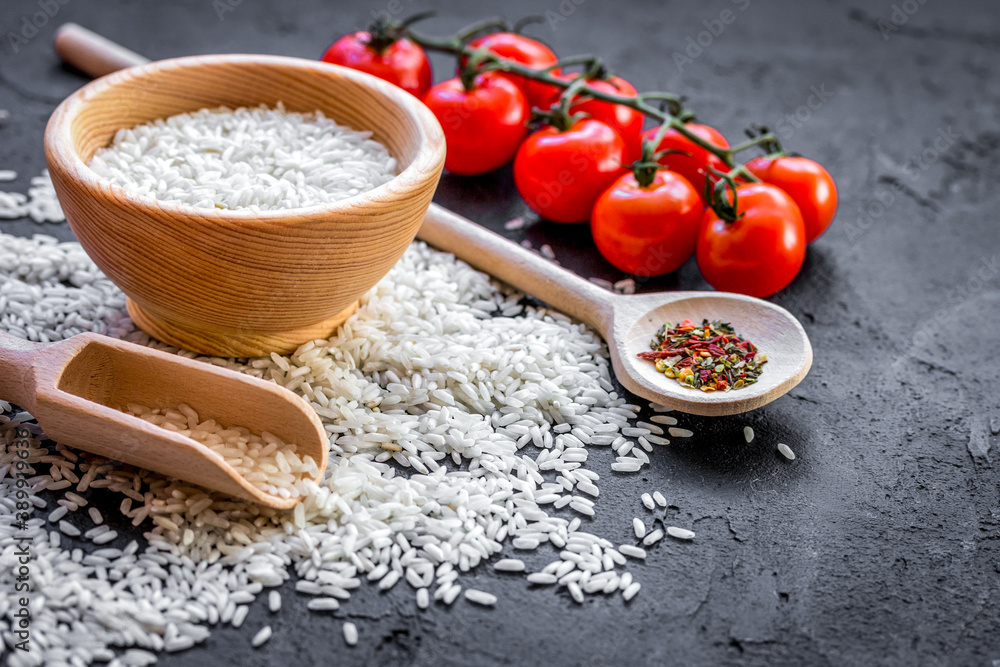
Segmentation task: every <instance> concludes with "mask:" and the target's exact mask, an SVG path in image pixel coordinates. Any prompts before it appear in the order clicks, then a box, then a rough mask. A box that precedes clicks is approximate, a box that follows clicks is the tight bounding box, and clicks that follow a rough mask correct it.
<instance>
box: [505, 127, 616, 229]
mask: <svg viewBox="0 0 1000 667" xmlns="http://www.w3.org/2000/svg"><path fill="white" fill-rule="evenodd" d="M624 153H625V142H624V141H622V138H621V137H620V136H618V133H617V132H615V131H614V129H612V128H611V126H610V125H608V124H607V123H602V122H601V121H599V120H593V119H592V118H583V119H580V120H578V121H576V122H575V123H573V125H572V126H571V127H570V128H569V129H568V130H563V131H560V130H559V129H558V128H555V127H546V128H543V129H541V130H539V131H537V132H535V133H534V134H532V135H530V136H529V137H528V138H527V139H525V140H524V143H523V144H521V148H520V149H518V151H517V157H516V158H514V183H515V184H516V185H517V191H518V192H520V193H521V196H522V197H523V198H524V201H525V202H527V204H528V206H530V207H531V208H532V209H534V210H535V212H537V213H538V214H539V215H541V216H542V217H544V218H546V219H548V220H552V221H554V222H584V221H586V220H587V219H588V218H589V217H590V212H591V209H593V208H594V202H595V201H597V198H598V197H599V196H600V195H601V193H602V192H604V191H605V190H606V189H607V188H608V187H609V186H610V185H611V184H612V183H614V182H615V180H617V179H618V177H619V176H620V175H621V173H622V171H623V167H622V161H623V159H624V158H623V156H624Z"/></svg>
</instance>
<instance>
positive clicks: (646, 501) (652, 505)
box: [640, 493, 656, 510]
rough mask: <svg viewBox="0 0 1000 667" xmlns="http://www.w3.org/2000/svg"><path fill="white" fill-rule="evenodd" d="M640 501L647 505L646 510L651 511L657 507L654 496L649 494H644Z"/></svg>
mask: <svg viewBox="0 0 1000 667" xmlns="http://www.w3.org/2000/svg"><path fill="white" fill-rule="evenodd" d="M640 499H641V500H642V504H643V505H645V507H646V509H648V510H651V509H654V508H655V507H656V501H655V500H653V496H651V495H649V494H648V493H644V494H642V495H641V496H640Z"/></svg>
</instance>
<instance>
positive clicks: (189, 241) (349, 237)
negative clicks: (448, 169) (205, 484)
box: [45, 55, 445, 357]
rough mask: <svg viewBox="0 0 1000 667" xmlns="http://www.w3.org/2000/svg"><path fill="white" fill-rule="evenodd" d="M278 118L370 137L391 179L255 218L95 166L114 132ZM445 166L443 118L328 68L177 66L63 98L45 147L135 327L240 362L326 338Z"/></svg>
mask: <svg viewBox="0 0 1000 667" xmlns="http://www.w3.org/2000/svg"><path fill="white" fill-rule="evenodd" d="M278 102H282V103H284V105H285V107H286V108H287V109H288V110H289V111H300V112H311V111H316V110H319V111H322V112H323V113H324V114H326V115H327V116H328V117H330V118H332V119H334V120H335V121H337V122H338V123H341V124H345V125H348V126H350V127H352V128H355V129H364V130H371V131H372V133H373V135H374V138H375V139H377V140H378V141H380V142H382V144H384V145H385V146H386V148H387V149H388V150H389V152H390V153H391V154H392V156H393V157H395V158H396V160H397V163H398V172H399V173H398V175H397V176H396V177H395V178H393V179H392V180H391V181H390V182H388V183H386V184H384V185H382V186H380V187H378V188H375V189H374V190H371V191H369V192H367V193H363V194H360V195H356V196H354V197H351V198H349V199H346V200H343V201H340V202H336V203H332V204H323V205H317V206H310V207H303V208H295V209H287V210H277V211H263V212H251V211H229V210H207V209H198V208H194V207H192V206H187V205H183V204H175V203H169V202H162V201H157V200H155V199H152V198H150V197H146V196H141V195H136V194H133V193H130V192H127V191H125V190H124V189H123V188H121V187H118V186H115V185H112V184H110V183H108V182H107V181H106V180H104V179H103V178H101V177H100V176H98V175H97V174H96V173H95V172H94V171H93V170H91V169H90V168H89V167H88V166H87V163H88V162H89V160H90V159H91V157H93V155H94V153H95V152H96V151H97V150H98V149H99V148H102V147H105V146H107V145H108V144H109V143H110V141H111V139H112V137H113V136H114V134H115V132H117V131H118V130H119V129H121V128H127V127H133V126H135V125H138V124H140V123H145V122H148V121H151V120H154V119H157V118H165V117H167V116H172V115H175V114H179V113H185V112H190V111H196V110H198V109H202V108H205V107H218V106H228V107H240V106H257V105H260V104H267V105H269V106H273V105H275V104H277V103H278ZM444 153H445V144H444V135H443V133H442V131H441V126H440V125H439V124H438V122H437V120H436V119H435V118H434V115H433V114H432V113H431V112H430V111H429V110H428V109H427V107H425V106H424V105H423V104H421V103H420V102H419V101H418V100H417V99H416V98H415V97H412V96H411V95H409V94H408V93H406V92H404V91H402V90H401V89H399V88H397V87H395V86H392V85H390V84H388V83H386V82H384V81H382V80H381V79H377V78H375V77H373V76H370V75H368V74H364V73H361V72H357V71H354V70H350V69H346V68H343V67H338V66H335V65H329V64H325V63H319V62H314V61H310V60H304V59H299V58H284V57H277V56H264V55H219V56H196V57H190V58H177V59H174V60H163V61H159V62H154V63H150V64H148V65H142V66H139V67H132V68H130V69H127V70H123V71H121V72H117V73H115V74H111V75H109V76H106V77H104V78H102V79H99V80H97V81H94V82H93V83H91V84H89V85H87V86H84V87H83V88H82V89H80V90H79V91H77V92H76V93H74V94H73V95H71V96H70V97H69V98H67V99H66V100H65V101H64V102H63V103H62V104H61V105H59V108H58V109H56V111H55V113H54V114H53V115H52V118H51V119H50V120H49V124H48V127H47V128H46V131H45V159H46V161H47V162H48V167H49V172H50V173H51V175H52V181H53V184H54V185H55V189H56V193H57V194H58V196H59V202H60V204H62V208H63V210H64V211H65V213H66V219H67V220H68V221H69V224H70V227H72V229H73V232H74V233H75V234H76V237H77V238H78V239H79V240H80V243H81V244H82V245H83V247H84V249H85V250H86V251H87V253H88V254H89V255H90V256H91V257H92V258H93V259H94V261H95V262H96V263H97V265H98V266H99V267H100V268H101V270H102V271H104V273H105V274H107V276H108V277H109V278H110V279H111V280H112V281H114V283H115V284H116V285H118V287H120V288H121V289H122V291H123V292H125V294H126V295H127V296H128V309H129V313H130V314H131V316H132V319H133V320H134V321H135V323H136V324H137V325H138V326H140V327H141V328H142V329H144V330H145V331H146V332H147V333H149V334H150V335H152V336H154V337H156V338H159V339H160V340H162V341H164V342H166V343H169V344H171V345H175V346H178V347H182V348H186V349H189V350H193V351H195V352H200V353H203V354H212V355H221V356H233V357H250V356H260V355H264V354H268V353H270V352H280V353H286V352H290V351H292V350H294V349H295V348H296V347H297V346H298V345H300V344H302V343H304V342H307V341H310V340H314V339H317V338H326V337H328V336H330V335H331V334H332V333H333V331H334V330H335V329H336V327H337V326H339V325H340V324H341V323H342V322H343V321H344V320H345V319H346V318H347V317H348V316H349V315H350V314H351V313H352V312H353V311H354V309H355V308H356V307H357V303H358V299H359V298H360V297H361V296H362V295H363V294H364V293H365V292H366V291H367V290H368V289H369V288H371V287H372V286H373V285H374V284H375V283H377V282H378V281H379V280H380V279H381V278H382V277H383V276H384V275H385V274H386V273H388V271H389V269H390V268H391V267H392V266H393V264H395V263H396V261H397V260H398V259H399V258H400V257H401V256H402V254H403V252H405V250H406V247H407V246H408V245H409V244H410V242H411V241H412V240H413V238H414V236H415V235H416V233H417V229H418V228H419V227H420V223H421V221H422V220H423V217H424V214H425V213H426V211H427V207H428V205H429V204H430V201H431V197H432V196H433V194H434V189H435V188H436V186H437V182H438V179H439V178H440V176H441V170H442V168H443V166H444Z"/></svg>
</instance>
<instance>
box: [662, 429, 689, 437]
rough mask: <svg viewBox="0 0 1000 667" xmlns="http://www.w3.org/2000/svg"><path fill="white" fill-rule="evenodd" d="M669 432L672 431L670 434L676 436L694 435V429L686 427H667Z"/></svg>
mask: <svg viewBox="0 0 1000 667" xmlns="http://www.w3.org/2000/svg"><path fill="white" fill-rule="evenodd" d="M667 432H668V433H670V435H672V436H674V437H675V438H690V437H691V436H692V435H694V431H689V430H687V429H686V428H675V427H670V428H669V429H667Z"/></svg>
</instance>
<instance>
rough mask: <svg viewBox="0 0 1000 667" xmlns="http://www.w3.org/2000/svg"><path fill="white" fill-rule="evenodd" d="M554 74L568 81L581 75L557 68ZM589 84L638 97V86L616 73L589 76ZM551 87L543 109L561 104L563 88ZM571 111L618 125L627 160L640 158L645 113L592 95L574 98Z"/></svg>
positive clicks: (615, 126)
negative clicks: (568, 73)
mask: <svg viewBox="0 0 1000 667" xmlns="http://www.w3.org/2000/svg"><path fill="white" fill-rule="evenodd" d="M553 76H554V77H556V78H558V79H563V80H565V81H570V80H572V79H577V78H579V77H580V75H579V74H576V73H574V74H573V75H572V76H570V75H565V74H562V73H561V72H558V71H556V72H553ZM543 85H544V84H543ZM587 85H588V86H590V87H591V88H594V89H595V90H598V91H600V92H602V93H608V94H610V95H621V96H622V97H635V96H636V94H637V93H636V90H635V87H634V86H633V85H632V84H631V83H629V82H628V81H626V80H625V79H623V78H621V77H620V76H615V75H612V76H611V77H609V78H608V79H590V80H588V81H587ZM548 88H549V92H548V97H547V98H546V100H545V102H544V104H542V105H541V107H542V108H543V109H549V108H550V107H551V106H552V105H554V104H556V103H558V102H559V96H560V94H562V89H561V88H556V87H555V86H549V87H548ZM569 112H570V114H575V113H585V114H588V115H589V116H590V117H591V118H594V119H596V120H600V121H603V122H605V123H607V124H608V125H610V126H611V127H613V128H615V130H617V131H618V134H620V135H621V137H622V139H624V140H625V147H626V151H625V163H626V164H631V163H632V162H635V161H636V160H638V159H639V154H640V153H641V152H642V124H643V121H644V117H643V115H642V112H640V111H636V110H635V109H632V108H630V107H626V106H622V105H621V104H612V103H610V102H602V101H601V100H595V99H593V98H590V99H581V100H578V101H574V102H573V104H571V105H570V107H569Z"/></svg>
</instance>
